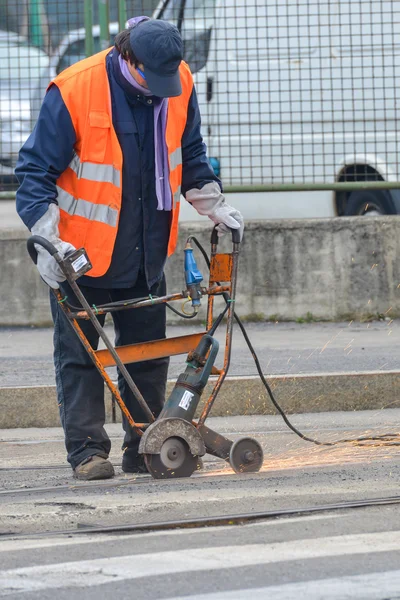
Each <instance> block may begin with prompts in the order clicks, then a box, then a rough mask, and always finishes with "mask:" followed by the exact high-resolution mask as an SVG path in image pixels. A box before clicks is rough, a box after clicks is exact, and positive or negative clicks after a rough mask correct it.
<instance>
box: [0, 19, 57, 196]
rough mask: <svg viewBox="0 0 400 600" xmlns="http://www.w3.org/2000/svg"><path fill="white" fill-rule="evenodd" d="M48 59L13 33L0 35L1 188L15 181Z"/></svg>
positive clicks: (43, 53) (3, 32) (44, 54)
mask: <svg viewBox="0 0 400 600" xmlns="http://www.w3.org/2000/svg"><path fill="white" fill-rule="evenodd" d="M48 67H49V57H48V55H47V54H46V53H45V52H43V51H42V50H40V49H39V48H35V47H33V46H31V45H29V44H28V42H27V41H26V40H25V39H24V38H22V37H21V36H19V35H18V34H16V33H13V32H5V31H0V186H3V185H4V184H8V183H10V182H14V181H15V176H14V168H15V165H16V161H17V157H18V152H19V149H20V148H21V146H22V144H23V143H24V142H25V140H26V139H27V137H28V136H29V133H30V132H31V130H32V105H31V99H32V94H33V93H34V90H35V83H36V82H38V81H39V80H40V79H41V75H42V73H43V72H44V71H47V70H48Z"/></svg>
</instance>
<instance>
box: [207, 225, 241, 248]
mask: <svg viewBox="0 0 400 600" xmlns="http://www.w3.org/2000/svg"><path fill="white" fill-rule="evenodd" d="M231 233H232V243H233V244H240V230H239V229H231ZM211 243H212V244H218V230H217V225H215V227H214V229H213V230H212V233H211Z"/></svg>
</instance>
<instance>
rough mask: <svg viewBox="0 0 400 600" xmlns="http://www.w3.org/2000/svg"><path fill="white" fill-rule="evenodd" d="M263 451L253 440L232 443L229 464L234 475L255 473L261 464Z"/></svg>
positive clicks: (247, 439)
mask: <svg viewBox="0 0 400 600" xmlns="http://www.w3.org/2000/svg"><path fill="white" fill-rule="evenodd" d="M263 458H264V455H263V451H262V448H261V446H260V444H259V443H258V442H257V441H256V440H254V439H253V438H241V439H240V440H236V442H233V444H232V447H231V450H230V453H229V463H230V465H231V467H232V469H233V470H234V471H235V473H257V471H259V470H260V469H261V467H262V464H263Z"/></svg>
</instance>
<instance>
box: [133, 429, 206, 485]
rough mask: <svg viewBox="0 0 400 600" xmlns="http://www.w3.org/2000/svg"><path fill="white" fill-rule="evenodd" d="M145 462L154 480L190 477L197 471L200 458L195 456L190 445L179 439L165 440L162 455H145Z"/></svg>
mask: <svg viewBox="0 0 400 600" xmlns="http://www.w3.org/2000/svg"><path fill="white" fill-rule="evenodd" d="M144 462H145V465H146V467H147V470H148V471H149V473H150V475H152V476H153V477H154V479H174V478H176V477H190V476H191V474H192V473H193V472H194V471H195V470H196V469H197V464H198V457H197V456H193V454H192V453H191V452H190V449H189V446H188V444H187V443H186V442H185V441H184V440H183V439H182V438H179V437H170V438H167V439H166V440H165V442H164V443H163V445H162V447H161V451H160V454H144Z"/></svg>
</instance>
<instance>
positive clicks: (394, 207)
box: [153, 0, 400, 218]
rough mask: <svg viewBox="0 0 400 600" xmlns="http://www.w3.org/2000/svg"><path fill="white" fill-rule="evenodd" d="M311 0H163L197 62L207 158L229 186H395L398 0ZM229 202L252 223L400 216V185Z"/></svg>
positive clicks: (160, 14) (399, 161) (398, 160)
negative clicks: (387, 185)
mask: <svg viewBox="0 0 400 600" xmlns="http://www.w3.org/2000/svg"><path fill="white" fill-rule="evenodd" d="M307 4H308V3H304V2H298V0H285V1H284V2H277V1H276V0H253V1H252V2H250V3H247V2H238V1H237V0H160V4H159V6H158V8H157V9H156V11H155V12H154V14H153V17H154V18H162V19H166V20H168V21H170V22H172V23H175V24H176V25H177V26H178V27H179V28H180V30H181V33H182V37H183V40H184V43H185V46H187V45H188V44H190V45H191V47H192V48H193V49H195V50H196V51H197V52H198V53H199V54H200V55H201V63H202V67H201V69H199V70H198V72H197V73H196V76H195V78H196V87H197V91H198V95H199V103H200V108H201V113H202V125H203V127H202V130H203V133H204V134H205V139H206V143H207V146H208V153H209V156H210V157H211V158H212V159H213V162H214V164H216V165H219V166H220V175H221V178H222V180H223V182H224V185H225V186H226V187H227V186H236V185H243V184H244V185H247V186H257V185H262V184H292V183H294V182H295V183H302V184H314V183H315V184H333V183H336V182H360V183H362V182H365V181H371V180H373V181H389V182H394V183H396V182H399V181H400V156H399V152H398V147H399V142H398V140H399V120H398V109H399V104H400V97H399V91H398V77H397V74H398V71H399V68H400V53H399V45H398V40H399V36H400V2H393V0H381V1H380V2H374V1H373V0H369V1H363V2H349V0H337V1H336V2H331V1H330V0H318V2H313V3H309V6H307ZM205 40H206V41H207V43H206V44H205V43H204V41H205ZM239 196H240V198H239ZM232 204H234V206H235V207H237V208H239V209H242V208H243V209H244V210H243V212H244V214H245V215H246V216H247V217H248V218H252V217H253V216H257V217H258V218H273V217H330V216H335V215H357V214H359V215H364V214H370V215H376V214H393V213H397V214H399V213H400V190H399V189H395V190H383V189H382V190H368V189H359V190H356V191H352V192H337V193H336V192H333V191H331V190H329V189H328V190H324V191H312V192H309V191H306V192H296V191H293V192H264V193H260V194H255V193H253V194H250V195H249V194H248V193H241V194H238V198H235V199H232ZM250 209H251V210H252V214H250Z"/></svg>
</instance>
